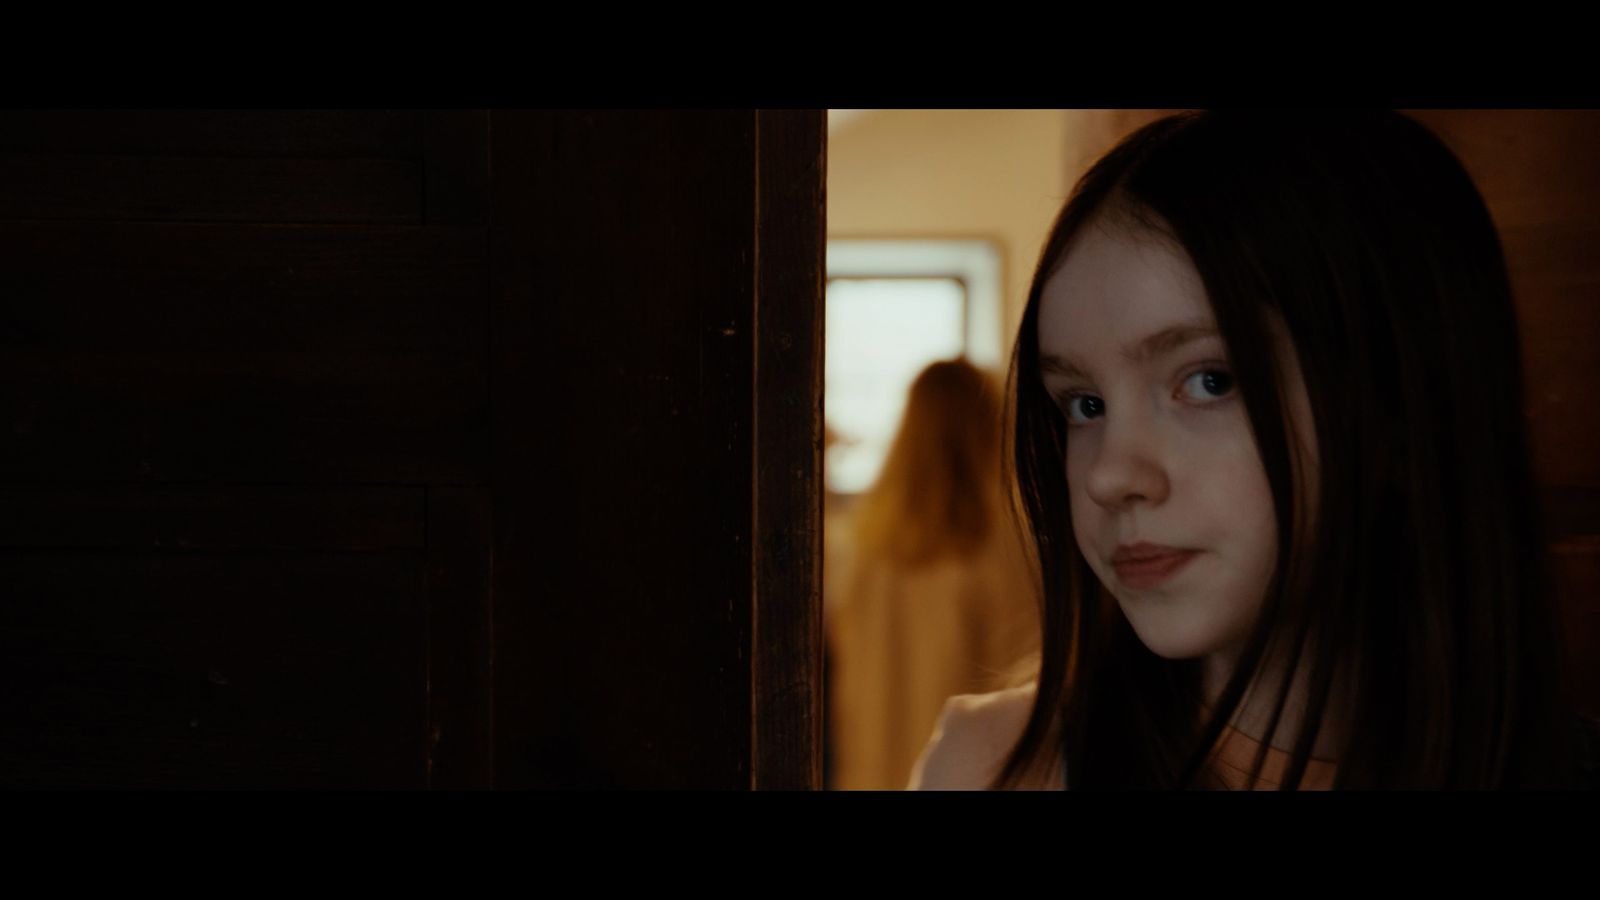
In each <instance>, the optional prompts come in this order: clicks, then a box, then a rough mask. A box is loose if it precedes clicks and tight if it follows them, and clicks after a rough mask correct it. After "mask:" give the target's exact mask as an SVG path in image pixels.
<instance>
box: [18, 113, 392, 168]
mask: <svg viewBox="0 0 1600 900" xmlns="http://www.w3.org/2000/svg"><path fill="white" fill-rule="evenodd" d="M420 123H421V114H420V113H418V112H417V111H415V110H338V109H301V110H273V109H223V110H182V109H111V110H7V111H6V113H5V120H4V127H0V153H7V154H12V153H14V154H36V155H61V156H66V155H84V154H104V155H111V156H188V157H208V156H209V157H239V158H252V159H403V160H411V161H416V160H418V159H420V158H421V154H422V145H421V130H420Z"/></svg>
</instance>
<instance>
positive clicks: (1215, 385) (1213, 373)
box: [1183, 369, 1233, 400]
mask: <svg viewBox="0 0 1600 900" xmlns="http://www.w3.org/2000/svg"><path fill="white" fill-rule="evenodd" d="M1183 383H1184V384H1185V385H1187V384H1191V383H1192V384H1198V385H1200V389H1201V390H1202V391H1206V392H1209V393H1208V394H1197V395H1196V396H1197V397H1199V398H1200V399H1201V400H1218V399H1221V398H1223V397H1226V396H1227V395H1228V393H1229V392H1230V391H1232V390H1233V376H1232V375H1229V374H1228V373H1227V372H1225V371H1223V370H1222V369H1201V370H1200V371H1198V372H1196V373H1194V374H1193V375H1190V376H1189V377H1188V378H1185V379H1184V380H1183Z"/></svg>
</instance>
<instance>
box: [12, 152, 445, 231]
mask: <svg viewBox="0 0 1600 900" xmlns="http://www.w3.org/2000/svg"><path fill="white" fill-rule="evenodd" d="M0 219H75V220H79V221H97V220H111V221H115V220H134V221H184V222H306V223H358V224H383V225H415V224H417V223H419V222H420V221H421V219H422V169H421V166H419V165H418V164H417V163H416V162H413V161H410V160H366V159H355V160H323V159H231V158H192V157H186V158H178V157H128V156H69V157H63V156H0Z"/></svg>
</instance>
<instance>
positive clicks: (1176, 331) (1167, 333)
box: [1039, 319, 1217, 379]
mask: <svg viewBox="0 0 1600 900" xmlns="http://www.w3.org/2000/svg"><path fill="white" fill-rule="evenodd" d="M1216 336H1217V329H1216V327H1215V326H1214V325H1212V324H1211V323H1210V322H1208V321H1205V320H1203V319H1196V320H1192V321H1189V322H1180V323H1178V324H1177V325H1170V326H1168V327H1166V328H1163V329H1161V330H1160V331H1158V332H1156V333H1155V334H1152V335H1149V336H1148V337H1145V338H1141V339H1140V340H1137V341H1134V342H1133V343H1132V344H1130V345H1128V346H1126V347H1123V348H1122V358H1123V359H1125V360H1127V361H1128V362H1130V363H1134V364H1138V363H1143V362H1148V361H1149V360H1152V359H1156V358H1158V357H1161V356H1165V355H1166V354H1168V353H1171V352H1172V351H1174V350H1177V349H1178V348H1179V347H1182V346H1184V345H1185V344H1188V343H1190V342H1192V341H1198V340H1200V339H1202V338H1208V337H1216ZM1039 371H1040V372H1041V373H1048V374H1052V375H1064V376H1067V377H1069V378H1083V379H1087V378H1088V377H1089V376H1087V375H1085V374H1084V372H1083V369H1082V368H1080V367H1079V366H1078V365H1077V363H1075V362H1074V361H1072V360H1070V359H1064V358H1062V357H1060V356H1056V355H1055V354H1053V353H1046V354H1043V355H1042V356H1040V357H1039Z"/></svg>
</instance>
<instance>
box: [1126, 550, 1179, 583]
mask: <svg viewBox="0 0 1600 900" xmlns="http://www.w3.org/2000/svg"><path fill="white" fill-rule="evenodd" d="M1198 555H1200V551H1198V550H1183V551H1180V552H1177V553H1172V554H1169V555H1167V556H1162V557H1157V558H1155V559H1141V560H1131V561H1128V562H1119V563H1116V564H1115V565H1114V568H1115V569H1116V570H1117V580H1118V581H1121V582H1122V583H1123V584H1124V585H1125V586H1127V587H1130V588H1146V587H1154V586H1155V585H1158V584H1160V583H1161V582H1163V581H1166V580H1167V579H1168V578H1170V577H1172V576H1173V575H1174V574H1176V573H1177V572H1178V570H1179V569H1182V568H1183V567H1184V566H1185V565H1187V564H1188V563H1189V561H1190V560H1192V559H1194V558H1195V557H1196V556H1198Z"/></svg>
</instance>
